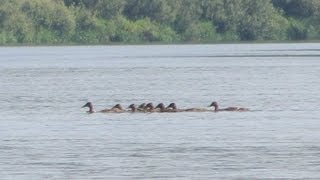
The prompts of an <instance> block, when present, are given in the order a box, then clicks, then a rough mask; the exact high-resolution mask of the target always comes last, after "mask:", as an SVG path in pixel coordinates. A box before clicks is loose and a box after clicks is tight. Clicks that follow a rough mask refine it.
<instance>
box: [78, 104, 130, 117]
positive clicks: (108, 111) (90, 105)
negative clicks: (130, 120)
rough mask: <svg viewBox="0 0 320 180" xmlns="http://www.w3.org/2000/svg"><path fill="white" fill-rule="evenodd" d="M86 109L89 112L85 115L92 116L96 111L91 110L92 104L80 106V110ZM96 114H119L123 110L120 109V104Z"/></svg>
mask: <svg viewBox="0 0 320 180" xmlns="http://www.w3.org/2000/svg"><path fill="white" fill-rule="evenodd" d="M85 107H88V108H89V111H87V113H89V114H92V113H95V112H96V111H94V110H93V105H92V102H87V103H86V104H85V105H83V106H82V108H85ZM97 112H101V113H121V112H125V110H124V109H123V108H122V106H121V105H120V104H116V105H115V106H113V107H112V108H111V109H103V110H100V111H97Z"/></svg>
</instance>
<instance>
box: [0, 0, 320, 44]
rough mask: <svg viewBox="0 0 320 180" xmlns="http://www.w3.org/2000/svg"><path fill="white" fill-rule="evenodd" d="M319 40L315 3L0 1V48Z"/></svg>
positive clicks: (259, 0) (284, 0) (298, 0)
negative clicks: (30, 45)
mask: <svg viewBox="0 0 320 180" xmlns="http://www.w3.org/2000/svg"><path fill="white" fill-rule="evenodd" d="M318 39H320V1H319V0H0V44H2V45H7V44H19V43H22V44H72V43H74V44H108V43H114V42H116V43H117V42H118V43H145V42H160V43H173V42H201V43H208V42H221V41H240V40H243V41H251V40H258V41H259V40H318Z"/></svg>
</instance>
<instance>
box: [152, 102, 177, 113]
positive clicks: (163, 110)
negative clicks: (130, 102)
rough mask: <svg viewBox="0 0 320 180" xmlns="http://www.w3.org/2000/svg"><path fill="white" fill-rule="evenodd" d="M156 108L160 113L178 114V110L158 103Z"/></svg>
mask: <svg viewBox="0 0 320 180" xmlns="http://www.w3.org/2000/svg"><path fill="white" fill-rule="evenodd" d="M156 108H159V109H160V112H178V109H176V108H175V109H174V108H171V107H169V106H168V107H165V106H164V104H163V103H159V104H158V105H157V106H156Z"/></svg>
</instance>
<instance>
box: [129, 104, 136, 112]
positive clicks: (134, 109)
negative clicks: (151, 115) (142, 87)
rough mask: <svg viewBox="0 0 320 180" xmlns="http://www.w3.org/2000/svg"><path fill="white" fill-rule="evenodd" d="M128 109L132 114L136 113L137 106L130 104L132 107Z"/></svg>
mask: <svg viewBox="0 0 320 180" xmlns="http://www.w3.org/2000/svg"><path fill="white" fill-rule="evenodd" d="M128 109H131V110H132V112H134V111H136V105H135V104H130V106H128Z"/></svg>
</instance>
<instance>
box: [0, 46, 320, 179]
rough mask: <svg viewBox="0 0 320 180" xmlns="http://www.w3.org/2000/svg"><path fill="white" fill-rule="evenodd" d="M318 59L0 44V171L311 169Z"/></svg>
mask: <svg viewBox="0 0 320 180" xmlns="http://www.w3.org/2000/svg"><path fill="white" fill-rule="evenodd" d="M319 58H320V44H318V43H300V44H219V45H169V46H167V45H152V46H74V47H2V48H0V88H1V89H0V104H1V111H0V124H1V125H0V179H153V178H157V179H221V178H227V179H233V178H242V179H251V178H301V179H305V178H320V143H319V142H320V118H319V117H320V107H319V102H320V94H319V89H320V78H319V77H320V60H319ZM87 101H91V102H92V103H93V104H94V108H95V109H97V110H99V109H100V110H101V109H104V108H110V107H112V106H113V105H114V104H117V103H120V104H122V105H123V106H128V105H129V104H131V103H135V104H140V103H143V102H153V103H154V104H157V103H160V102H163V103H165V104H168V103H170V102H175V103H176V104H177V105H178V106H179V107H181V108H187V107H206V106H208V105H209V104H210V103H211V102H212V101H217V102H219V104H220V106H221V107H228V106H241V107H247V108H250V109H251V111H249V112H218V113H213V112H202V113H200V112H184V113H136V114H130V113H123V114H103V113H95V114H90V115H89V114H87V113H86V109H81V108H80V107H81V106H82V105H84V104H85V103H86V102H87Z"/></svg>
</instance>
